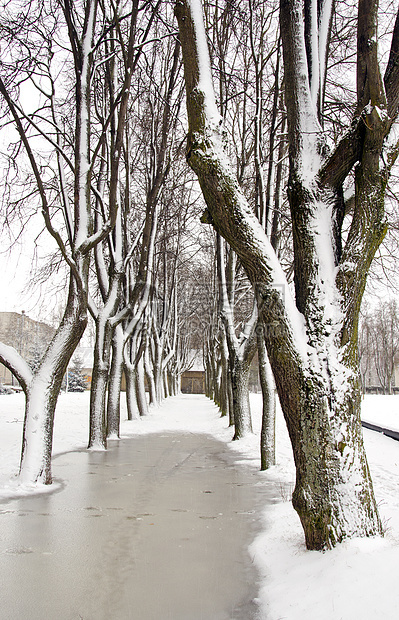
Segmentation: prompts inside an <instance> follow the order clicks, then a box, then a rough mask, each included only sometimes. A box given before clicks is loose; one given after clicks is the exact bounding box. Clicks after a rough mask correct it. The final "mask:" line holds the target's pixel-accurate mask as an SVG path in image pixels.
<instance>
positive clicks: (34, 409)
mask: <svg viewBox="0 0 399 620" xmlns="http://www.w3.org/2000/svg"><path fill="white" fill-rule="evenodd" d="M86 325H87V306H86V300H85V295H84V294H83V293H82V290H81V289H79V288H78V287H77V286H76V284H75V280H74V278H73V276H71V281H70V286H69V295H68V301H67V306H66V309H65V312H64V316H63V319H62V321H61V324H60V326H59V328H58V329H57V332H56V334H55V336H54V338H53V340H52V341H51V343H50V345H49V347H48V349H47V351H46V353H45V355H44V357H43V359H42V362H41V364H40V366H39V368H38V370H37V371H36V373H35V374H34V375H33V378H32V381H31V384H30V386H29V387H28V389H27V391H26V392H25V396H26V404H25V420H24V429H23V439H22V452H21V464H20V471H19V477H20V480H21V482H22V483H24V484H31V483H36V482H41V483H43V484H51V481H52V477H51V451H52V444H53V426H54V412H55V407H56V404H57V399H58V396H59V393H60V389H61V384H62V380H63V378H64V375H65V372H66V370H67V366H68V363H69V361H70V359H71V357H72V355H73V352H74V351H75V349H76V347H77V345H78V344H79V341H80V339H81V337H82V335H83V332H84V330H85V328H86Z"/></svg>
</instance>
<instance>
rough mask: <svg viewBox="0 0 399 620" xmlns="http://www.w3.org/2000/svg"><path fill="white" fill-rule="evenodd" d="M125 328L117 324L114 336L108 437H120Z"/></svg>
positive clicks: (109, 386)
mask: <svg viewBox="0 0 399 620" xmlns="http://www.w3.org/2000/svg"><path fill="white" fill-rule="evenodd" d="M123 346H124V338H123V329H122V326H121V325H117V327H116V329H115V331H114V334H113V337H112V360H111V369H110V374H109V382H108V400H107V437H108V438H109V437H119V435H120V418H121V383H122V373H123Z"/></svg>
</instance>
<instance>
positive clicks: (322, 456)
mask: <svg viewBox="0 0 399 620" xmlns="http://www.w3.org/2000/svg"><path fill="white" fill-rule="evenodd" d="M327 4H328V3H327ZM326 6H327V5H326ZM190 7H191V3H188V2H187V0H177V2H176V15H177V18H178V22H179V30H180V40H181V44H182V50H183V59H184V66H185V81H186V91H187V111H188V119H189V136H188V155H187V157H188V161H189V163H190V165H191V167H192V168H193V170H194V171H195V172H196V174H197V176H198V179H199V182H200V185H201V188H202V192H203V195H204V198H205V200H206V203H207V208H208V213H207V215H206V217H207V221H208V222H209V221H211V222H212V223H213V225H214V226H215V228H216V229H217V230H218V231H219V232H220V233H221V234H222V235H223V236H224V237H225V239H226V240H227V241H228V243H229V244H230V246H231V247H232V248H233V249H234V250H235V251H236V252H237V254H238V256H239V257H240V259H241V261H242V264H243V266H244V267H245V270H246V272H247V275H248V277H249V279H250V280H251V282H252V284H253V286H254V287H255V288H256V291H257V298H258V304H259V313H260V316H261V319H262V321H263V323H264V324H265V325H266V326H268V327H272V326H276V325H277V326H278V329H276V330H274V331H273V330H272V329H267V330H266V345H267V351H268V355H269V359H270V363H271V365H272V369H273V374H274V377H275V381H276V387H277V391H278V394H279V398H280V403H281V406H282V409H283V412H284V417H285V420H286V422H287V426H288V431H289V435H290V439H291V443H292V447H293V453H294V459H295V465H296V472H297V477H296V487H295V491H294V495H293V504H294V507H295V509H296V510H297V512H298V514H299V516H300V519H301V522H302V526H303V529H304V532H305V538H306V544H307V547H308V548H309V549H325V548H329V547H332V546H334V545H336V544H337V543H338V542H340V541H342V540H343V539H344V538H347V537H355V536H371V535H375V534H380V533H381V531H382V528H381V522H380V519H379V516H378V511H377V506H376V502H375V498H374V494H373V489H372V484H371V479H370V475H369V470H368V465H367V460H366V457H365V453H364V448H363V440H362V430H361V423H360V395H361V394H360V382H359V380H358V369H357V357H356V343H357V320H358V313H359V307H360V301H361V298H362V293H363V290H364V285H365V281H366V277H367V272H368V269H369V266H370V262H371V258H372V256H373V255H374V253H375V250H376V248H377V247H378V244H379V243H380V241H381V239H382V236H381V233H383V228H384V227H383V225H381V218H380V207H381V191H380V190H381V187H382V184H381V181H382V179H381V178H380V182H379V183H378V180H377V185H376V186H374V185H373V183H372V182H371V185H369V188H368V189H369V191H368V195H369V198H368V199H366V200H364V199H365V198H366V197H365V196H364V195H363V196H362V200H359V198H360V197H361V192H359V191H358V188H357V198H358V202H357V205H358V206H357V209H356V212H355V214H354V217H353V219H352V226H351V230H350V232H349V235H348V239H347V241H346V244H345V250H342V248H341V246H340V220H339V217H340V215H342V212H340V211H339V209H340V207H342V202H341V203H340V201H339V198H340V196H341V198H342V193H341V194H340V188H339V183H341V184H342V182H343V180H344V179H345V178H346V176H347V174H349V171H350V169H351V167H352V166H353V165H354V164H355V163H356V161H357V160H358V158H359V139H360V136H359V135H358V134H357V135H355V138H354V141H353V143H351V142H349V141H348V137H347V136H346V137H345V138H344V140H343V142H342V144H341V145H338V147H337V151H336V153H333V154H332V155H331V157H330V159H329V160H328V162H327V163H326V165H325V167H324V168H323V169H320V168H319V167H318V166H317V162H319V165H321V161H322V160H321V153H323V151H322V150H321V147H322V135H321V133H320V125H319V124H318V121H317V118H316V119H315V118H314V110H316V105H312V104H311V100H310V97H311V94H310V87H308V85H307V82H306V80H307V76H306V75H303V74H304V72H305V71H306V68H307V60H306V59H303V55H304V54H306V51H305V50H306V47H305V45H304V44H303V41H302V39H301V37H302V36H303V24H302V23H301V20H302V19H303V13H302V9H303V6H302V4H301V3H300V2H297V1H296V0H282V2H281V11H282V12H283V15H284V17H285V18H286V21H284V19H282V24H281V30H282V35H283V48H284V65H285V83H286V87H287V86H288V88H295V86H296V85H297V86H298V90H297V95H298V96H297V97H295V96H294V95H293V94H292V92H291V93H290V92H288V91H287V95H286V103H287V108H288V118H289V121H290V125H289V127H290V132H289V137H290V156H291V161H292V158H293V156H294V155H295V152H296V149H300V148H302V149H303V150H302V151H301V154H300V155H298V154H297V155H298V157H297V159H296V168H295V167H293V168H292V169H291V177H290V183H289V189H290V206H291V212H292V217H293V232H294V252H295V289H296V299H295V301H294V300H292V299H291V296H290V291H289V287H288V284H287V282H286V278H285V275H284V273H283V271H282V269H281V266H280V265H279V263H278V260H277V257H276V256H275V253H274V251H273V248H272V247H271V245H270V242H269V240H268V239H267V237H266V236H265V235H264V231H263V230H262V228H261V226H260V224H259V222H257V221H256V218H255V217H254V215H253V213H252V210H251V208H250V207H249V205H248V203H247V201H246V199H245V197H244V195H243V193H242V191H241V188H240V187H239V185H238V182H237V179H236V177H235V175H234V173H233V167H232V166H231V164H230V162H229V161H228V159H227V156H226V153H227V152H228V148H227V145H226V143H225V142H226V138H225V136H226V134H225V133H223V127H221V125H222V122H221V119H220V116H219V114H218V112H217V109H216V105H215V101H214V98H213V96H212V92H211V85H212V78H211V73H210V67H209V56H208V54H207V52H206V49H205V47H204V46H200V44H199V42H201V41H204V40H206V39H205V33H204V27H203V22H202V18H201V16H200V15H199V13H197V12H193V13H191V9H190ZM301 7H302V8H301ZM322 8H323V10H324V9H325V6H324V5H323V7H322ZM321 34H322V35H323V36H324V35H325V33H321ZM327 34H328V33H327ZM287 40H288V43H287ZM197 44H198V45H197ZM290 44H292V48H291V49H290V47H289V46H290ZM204 49H205V53H204ZM290 53H291V55H292V59H290ZM199 57H200V61H199V60H198V58H199ZM298 59H300V62H299V61H298ZM203 84H206V85H207V86H206V88H202V85H203ZM298 93H299V94H300V96H299V94H298ZM312 96H313V91H312ZM308 97H309V105H308V107H307V109H306V114H305V112H304V115H303V116H301V115H300V106H301V105H303V102H304V101H306V102H307V101H308ZM373 105H376V104H375V103H373ZM377 105H378V102H377ZM377 112H378V111H376V110H374V111H372V113H371V114H369V113H367V127H370V131H369V134H370V136H369V137H370V142H373V135H372V134H373V131H372V129H373V125H374V126H375V125H376V124H378V115H377ZM380 121H381V125H380V126H382V125H383V124H384V119H383V118H382V119H381V118H380ZM301 122H302V123H305V127H303V126H302V129H304V131H303V134H302V135H301V136H299V134H298V131H299V128H300V127H301ZM367 127H366V128H365V127H362V130H363V131H365V132H366V133H367V131H368V130H367ZM353 131H354V132H357V131H358V129H357V128H355V129H354V130H353ZM386 131H387V129H386ZM382 133H383V131H382V132H381V133H379V135H378V136H377V134H376V133H374V146H375V147H376V148H374V149H373V147H372V145H371V144H370V149H369V147H367V149H366V150H369V152H370V154H371V155H372V157H374V162H376V163H377V166H378V161H379V153H380V149H379V146H378V145H376V142H375V139H376V137H377V139H379V138H380V136H381V135H382ZM319 138H320V143H319V142H318V140H319ZM365 142H367V138H366V140H365ZM304 144H305V145H306V147H308V149H310V151H309V150H306V149H304ZM344 149H346V151H345V157H344V158H342V157H339V155H342V151H343V150H344ZM337 163H338V164H339V165H340V166H341V168H340V169H339V170H338V171H337V168H336V165H337ZM364 163H365V162H364V159H362V162H361V165H359V166H358V168H357V174H356V182H357V184H358V176H359V168H360V170H361V171H362V174H363V175H364V178H369V179H370V176H371V175H370V170H369V171H367V167H366V168H364V167H363V166H364ZM312 165H313V166H314V169H312V167H311V166H312ZM301 166H302V168H301ZM347 166H348V168H347V169H346V167H347ZM342 168H345V171H344V174H343V173H342ZM346 170H347V171H346ZM342 174H343V176H342ZM334 175H335V176H334ZM333 177H334V180H333ZM316 178H318V182H319V187H322V188H323V191H321V190H320V189H319V188H318V187H317V186H316ZM306 180H310V181H309V183H310V188H309V187H307V186H306V183H305V182H304V181H306ZM334 183H336V184H337V186H335V187H333V184H334ZM358 187H359V186H358ZM376 188H377V192H376ZM341 189H342V187H341ZM376 198H378V200H376ZM368 205H370V208H369V207H368ZM334 209H335V210H334ZM320 218H321V219H322V218H324V219H323V222H324V221H326V220H327V221H328V220H329V227H328V229H327V231H325V229H322V228H321V227H320V223H321V219H320ZM341 222H342V220H341ZM330 227H331V228H330ZM365 231H366V235H364V233H365ZM326 233H327V234H326ZM326 251H328V255H327V254H326ZM341 252H342V254H341ZM323 261H325V262H323ZM337 261H339V263H340V268H339V269H337ZM334 263H335V264H334ZM337 274H338V275H337ZM335 279H336V280H335ZM341 304H342V305H341Z"/></svg>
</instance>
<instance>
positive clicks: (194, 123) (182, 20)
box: [176, 0, 306, 359]
mask: <svg viewBox="0 0 399 620" xmlns="http://www.w3.org/2000/svg"><path fill="white" fill-rule="evenodd" d="M176 15H177V18H178V21H179V27H180V38H181V42H182V50H183V58H184V63H185V79H186V90H187V111H188V119H189V129H190V131H189V138H188V142H189V144H188V146H189V152H188V156H187V157H188V162H189V164H190V166H191V167H192V168H193V169H194V171H195V172H196V174H197V176H198V179H199V182H200V185H201V188H202V191H203V195H204V198H205V200H206V203H207V205H208V211H209V214H210V222H211V223H213V225H214V226H215V228H216V229H217V230H218V231H219V232H220V233H221V234H222V235H223V237H224V238H225V239H226V240H227V241H228V243H229V244H230V246H231V247H232V248H233V249H234V250H235V251H236V252H237V254H238V255H239V256H240V258H241V260H242V262H243V265H245V268H246V271H247V274H248V277H249V278H250V280H251V282H252V284H253V285H254V286H257V283H258V282H262V287H263V285H266V284H267V287H269V288H270V289H273V290H274V294H275V295H276V296H277V297H278V298H279V303H278V304H277V305H278V306H279V308H280V309H281V311H282V313H283V314H284V315H285V320H286V326H287V327H288V326H289V328H288V331H290V332H291V336H292V338H293V342H295V345H294V347H295V349H296V351H297V353H298V354H299V355H300V357H301V358H302V359H305V358H306V334H305V329H304V320H303V316H302V315H301V314H300V313H299V311H298V309H297V308H296V305H295V302H294V300H293V298H292V296H291V293H290V289H289V286H288V282H287V279H286V276H285V274H284V272H283V269H282V268H281V265H280V263H279V260H278V258H277V256H276V254H275V252H274V250H273V248H272V245H271V243H270V241H269V239H268V238H267V236H266V234H265V232H264V230H263V227H262V226H261V224H260V223H259V220H258V219H257V218H256V217H255V215H254V213H253V212H252V210H251V208H250V205H249V204H248V201H247V200H246V198H245V196H244V194H243V192H242V189H241V187H240V186H239V183H238V181H237V178H236V175H235V173H234V170H233V167H232V165H231V162H230V160H229V158H228V155H227V148H226V147H227V144H226V143H227V138H226V132H225V131H224V127H223V124H222V122H221V119H220V115H219V114H218V113H217V114H216V112H215V96H214V90H213V83H212V77H211V73H210V61H209V52H208V46H207V42H206V35H205V29H204V24H203V16H202V3H201V1H200V0H185V1H184V0H178V2H177V3H176ZM216 120H217V121H218V122H215V121H216ZM282 291H284V294H281V292H282ZM279 318H280V319H281V318H282V317H281V316H280V317H279Z"/></svg>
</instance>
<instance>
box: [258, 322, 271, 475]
mask: <svg viewBox="0 0 399 620" xmlns="http://www.w3.org/2000/svg"><path fill="white" fill-rule="evenodd" d="M256 338H257V344H258V360H259V380H260V385H261V389H262V428H261V433H260V462H261V466H260V468H261V470H262V471H264V470H266V469H269V467H272V466H273V465H275V464H276V394H275V390H274V384H273V383H274V382H273V373H272V369H271V366H270V362H269V358H268V356H267V350H266V345H265V336H264V333H263V325H261V324H258V326H257V330H256Z"/></svg>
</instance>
